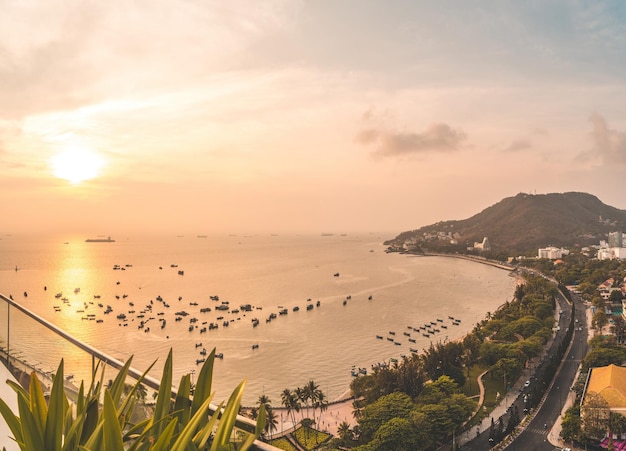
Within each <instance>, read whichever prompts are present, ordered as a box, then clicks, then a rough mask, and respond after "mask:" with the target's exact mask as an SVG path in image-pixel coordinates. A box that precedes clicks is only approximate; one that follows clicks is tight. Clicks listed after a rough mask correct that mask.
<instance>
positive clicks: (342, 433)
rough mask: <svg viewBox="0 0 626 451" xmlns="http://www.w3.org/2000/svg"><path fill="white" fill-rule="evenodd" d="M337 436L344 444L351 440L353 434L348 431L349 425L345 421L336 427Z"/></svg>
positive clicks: (350, 430)
mask: <svg viewBox="0 0 626 451" xmlns="http://www.w3.org/2000/svg"><path fill="white" fill-rule="evenodd" d="M337 435H339V438H340V439H341V440H343V441H344V443H345V442H348V441H349V440H352V438H353V434H352V429H350V423H348V422H347V421H342V422H341V423H339V426H338V427H337Z"/></svg>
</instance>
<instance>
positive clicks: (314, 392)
mask: <svg viewBox="0 0 626 451" xmlns="http://www.w3.org/2000/svg"><path fill="white" fill-rule="evenodd" d="M319 387H320V386H319V384H316V383H315V381H314V380H313V379H311V380H310V381H309V382H308V383H307V384H306V385H305V386H304V392H305V394H306V395H305V396H306V400H307V407H308V405H309V403H310V405H311V407H312V408H313V423H315V404H316V403H317V401H318V399H319V395H320V393H321V390H320V388H319ZM307 415H308V411H307Z"/></svg>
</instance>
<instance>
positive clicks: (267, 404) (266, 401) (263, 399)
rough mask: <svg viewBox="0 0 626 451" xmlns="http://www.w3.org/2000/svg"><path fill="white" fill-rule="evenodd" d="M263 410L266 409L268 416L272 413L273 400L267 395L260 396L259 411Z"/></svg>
mask: <svg viewBox="0 0 626 451" xmlns="http://www.w3.org/2000/svg"><path fill="white" fill-rule="evenodd" d="M261 408H264V409H265V412H266V413H267V414H269V413H270V412H271V411H272V400H271V399H270V397H269V396H267V395H266V394H262V395H261V396H259V410H260V409H261Z"/></svg>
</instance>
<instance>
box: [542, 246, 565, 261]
mask: <svg viewBox="0 0 626 451" xmlns="http://www.w3.org/2000/svg"><path fill="white" fill-rule="evenodd" d="M567 254H569V251H568V250H567V249H563V248H560V249H559V248H558V247H554V246H548V247H544V248H543V249H539V251H538V252H537V257H538V258H548V259H550V260H556V259H558V258H562V257H563V256H564V255H567Z"/></svg>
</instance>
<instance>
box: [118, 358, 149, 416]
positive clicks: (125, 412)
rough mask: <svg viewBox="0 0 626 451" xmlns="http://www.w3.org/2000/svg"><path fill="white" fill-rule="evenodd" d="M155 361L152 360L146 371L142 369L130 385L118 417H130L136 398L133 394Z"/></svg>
mask: <svg viewBox="0 0 626 451" xmlns="http://www.w3.org/2000/svg"><path fill="white" fill-rule="evenodd" d="M131 358H132V357H131ZM156 362H157V361H156V360H155V361H154V362H152V364H151V365H150V366H149V367H148V369H147V370H146V371H144V372H143V374H142V375H141V376H139V378H138V379H137V381H136V382H135V383H134V384H133V386H132V387H131V389H130V391H129V392H128V396H126V399H125V400H124V402H123V403H122V405H121V406H120V408H119V410H118V416H119V417H120V418H121V417H125V418H131V417H132V414H133V410H134V409H135V403H136V399H137V397H136V396H135V394H136V393H137V389H138V388H139V386H140V385H141V383H142V382H143V380H144V379H145V377H146V375H147V374H148V373H149V372H150V370H151V369H152V367H153V366H154V364H155V363H156Z"/></svg>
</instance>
